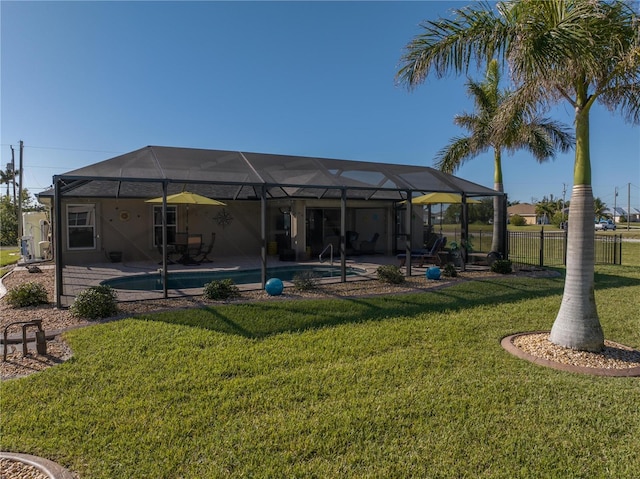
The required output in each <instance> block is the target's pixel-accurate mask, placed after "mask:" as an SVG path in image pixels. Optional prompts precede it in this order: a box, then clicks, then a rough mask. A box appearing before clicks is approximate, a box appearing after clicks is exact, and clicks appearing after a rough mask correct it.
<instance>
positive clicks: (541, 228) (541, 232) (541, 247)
mask: <svg viewBox="0 0 640 479" xmlns="http://www.w3.org/2000/svg"><path fill="white" fill-rule="evenodd" d="M543 266H544V226H542V227H540V267H541V268H542V267H543Z"/></svg>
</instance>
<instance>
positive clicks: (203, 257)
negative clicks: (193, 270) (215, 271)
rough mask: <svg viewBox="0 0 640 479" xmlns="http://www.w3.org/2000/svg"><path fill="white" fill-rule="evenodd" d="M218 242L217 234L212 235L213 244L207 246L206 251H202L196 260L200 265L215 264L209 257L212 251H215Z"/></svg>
mask: <svg viewBox="0 0 640 479" xmlns="http://www.w3.org/2000/svg"><path fill="white" fill-rule="evenodd" d="M215 242H216V234H215V233H211V242H210V243H209V244H208V245H207V248H206V249H203V250H201V251H200V254H199V255H198V256H196V257H195V258H194V259H195V260H196V262H198V263H213V260H211V259H209V257H208V256H209V255H210V254H211V251H213V244H214V243H215Z"/></svg>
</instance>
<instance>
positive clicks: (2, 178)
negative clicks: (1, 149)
mask: <svg viewBox="0 0 640 479" xmlns="http://www.w3.org/2000/svg"><path fill="white" fill-rule="evenodd" d="M14 177H15V173H14V172H13V171H12V170H11V169H10V168H7V171H3V170H0V185H2V184H4V183H6V184H7V196H9V185H10V184H11V183H12V182H13V178H14Z"/></svg>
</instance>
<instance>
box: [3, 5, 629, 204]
mask: <svg viewBox="0 0 640 479" xmlns="http://www.w3.org/2000/svg"><path fill="white" fill-rule="evenodd" d="M466 3H468V2H271V1H265V2H29V1H19V2H11V1H2V4H1V37H0V40H1V72H0V75H1V76H0V79H1V83H0V94H1V110H0V121H1V123H0V134H1V139H0V143H1V146H0V161H1V165H2V167H3V168H4V167H5V165H6V164H7V163H8V162H9V161H10V159H11V151H10V146H9V145H13V146H14V148H15V150H16V159H17V158H18V143H19V141H20V140H23V141H24V144H25V149H24V170H25V177H24V183H25V186H26V187H27V188H28V189H29V190H30V191H31V192H32V193H38V192H40V191H42V189H44V188H46V187H48V186H49V185H50V184H51V183H52V177H53V175H55V174H61V173H64V172H67V171H70V170H73V169H76V168H79V167H82V166H86V165H89V164H91V163H95V162H97V161H102V160H105V159H108V158H111V157H113V156H116V155H118V154H122V153H126V152H129V151H132V150H136V149H138V148H141V147H143V146H146V145H163V146H183V147H194V148H210V149H222V150H241V151H256V152H264V153H282V154H291V155H307V156H320V157H329V158H341V159H352V160H365V161H373V162H389V163H403V164H416V165H423V166H432V165H433V158H434V156H435V154H436V152H437V151H438V150H440V149H441V148H442V147H443V146H445V145H446V144H447V143H448V142H449V140H450V139H451V138H452V137H454V136H456V135H460V134H462V133H464V131H463V130H461V129H459V128H458V127H456V126H455V125H454V124H453V117H454V115H456V114H457V113H462V112H464V111H472V109H473V104H472V102H471V101H470V99H469V98H468V97H467V95H466V90H465V87H464V83H465V81H466V78H465V77H460V78H455V77H448V78H445V79H436V78H429V79H428V80H427V81H426V82H425V83H424V84H423V85H422V86H420V87H418V88H417V89H416V90H414V91H412V92H409V91H407V90H406V88H404V87H402V86H398V85H396V83H395V73H396V72H397V70H398V67H399V64H400V58H401V55H402V53H403V49H404V47H405V45H406V44H407V43H408V42H409V41H410V40H411V39H412V38H413V37H414V36H415V35H416V34H418V33H419V31H420V29H419V23H420V21H422V20H425V19H437V18H439V17H443V16H447V15H449V12H450V10H451V9H452V8H454V7H462V6H464V5H465V4H466ZM483 73H484V72H482V71H479V72H478V71H475V70H474V71H471V72H470V75H471V76H472V77H473V78H475V79H481V78H482V76H483ZM552 114H553V116H554V118H556V119H558V120H561V121H565V122H566V123H567V124H569V125H571V124H572V111H571V108H570V107H569V106H568V105H567V104H562V105H560V106H559V107H558V108H556V109H554V111H553V112H552ZM573 155H574V153H573V151H571V152H570V153H568V154H560V155H558V156H557V158H556V159H555V160H554V161H551V162H548V163H545V164H543V165H540V164H538V163H536V161H535V160H534V159H533V158H532V157H531V156H530V155H529V154H527V153H526V152H524V151H521V152H517V153H516V154H513V155H506V156H505V157H504V159H503V164H504V180H505V190H506V192H507V193H508V194H509V198H510V199H511V200H519V201H521V202H529V201H531V200H532V199H542V197H543V196H545V195H546V196H548V195H549V194H553V195H554V196H555V197H562V194H563V185H566V187H567V193H566V199H567V200H569V198H570V192H571V186H572V172H573ZM591 156H592V165H593V172H594V175H593V188H594V194H595V195H596V196H599V197H600V198H601V199H602V200H603V201H604V202H605V203H607V204H608V205H609V206H613V202H614V191H615V188H616V187H617V188H618V191H619V196H618V199H617V204H618V205H622V206H626V205H627V191H628V184H629V183H630V184H631V187H630V192H631V206H634V207H636V208H640V127H638V126H631V125H628V124H625V123H624V122H623V120H622V119H621V118H620V117H619V116H614V115H613V114H611V113H610V112H608V111H607V110H604V109H603V108H600V107H597V108H595V110H593V111H592V115H591ZM456 174H457V176H460V177H463V178H465V179H468V180H470V181H474V182H476V183H480V184H482V185H485V186H489V187H492V186H493V155H492V153H491V152H488V153H486V154H484V155H482V156H480V157H477V158H475V159H473V160H471V161H469V162H468V163H467V164H465V165H464V166H463V167H462V168H461V169H460V170H459V171H458V172H457V173H456Z"/></svg>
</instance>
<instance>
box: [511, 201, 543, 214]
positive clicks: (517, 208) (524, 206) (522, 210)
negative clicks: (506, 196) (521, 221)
mask: <svg viewBox="0 0 640 479" xmlns="http://www.w3.org/2000/svg"><path fill="white" fill-rule="evenodd" d="M507 214H508V215H509V216H511V215H520V216H536V207H535V205H532V204H530V203H518V204H517V205H513V206H509V207H508V208H507Z"/></svg>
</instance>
